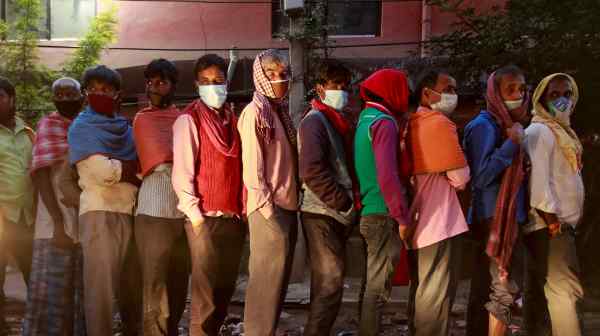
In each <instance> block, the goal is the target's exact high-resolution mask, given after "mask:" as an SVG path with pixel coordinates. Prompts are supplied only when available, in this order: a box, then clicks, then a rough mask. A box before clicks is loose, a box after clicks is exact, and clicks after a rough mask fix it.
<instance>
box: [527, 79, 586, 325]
mask: <svg viewBox="0 0 600 336" xmlns="http://www.w3.org/2000/svg"><path fill="white" fill-rule="evenodd" d="M578 97H579V91H578V88H577V83H575V80H574V79H573V78H572V77H571V76H569V75H567V74H562V73H558V74H553V75H550V76H548V77H546V78H544V79H543V80H542V82H541V83H540V84H539V85H538V87H537V89H536V90H535V93H534V95H533V111H532V114H533V119H532V123H531V125H530V126H529V127H527V129H526V130H525V134H526V135H527V137H526V138H525V143H524V145H525V150H526V151H527V153H528V154H529V157H530V159H531V178H530V179H531V180H530V184H529V188H530V190H529V191H530V198H529V203H530V206H531V212H530V221H529V223H528V224H527V225H526V226H525V227H524V228H523V231H524V234H525V237H524V240H525V243H526V244H527V247H528V249H529V252H530V253H529V254H528V256H529V257H530V258H529V259H528V260H527V271H528V280H530V281H528V284H530V285H529V287H528V288H526V289H525V313H526V314H525V316H526V319H525V321H526V323H525V325H526V327H527V334H528V335H541V334H542V332H544V331H545V330H544V329H543V328H545V326H544V325H543V324H541V323H539V321H543V320H544V319H543V317H544V316H543V314H544V312H545V309H543V308H542V307H544V305H545V303H546V302H547V307H548V312H549V313H550V320H551V324H552V335H574V336H577V335H581V326H580V324H579V319H578V315H577V302H578V301H579V300H580V299H581V298H582V296H583V290H582V287H581V282H580V280H579V265H578V262H577V253H576V248H575V229H576V228H577V224H579V221H580V219H581V217H582V215H583V201H584V196H585V191H584V186H583V180H582V177H581V168H582V164H581V162H582V161H581V155H582V152H583V148H582V145H581V142H580V141H579V138H578V137H577V134H576V133H575V131H573V129H572V128H571V126H570V124H571V123H570V115H571V113H572V112H573V109H574V108H575V104H576V103H577V99H578ZM544 294H545V299H546V300H544V296H543V295H544ZM545 301H546V302H545ZM540 328H542V329H540Z"/></svg>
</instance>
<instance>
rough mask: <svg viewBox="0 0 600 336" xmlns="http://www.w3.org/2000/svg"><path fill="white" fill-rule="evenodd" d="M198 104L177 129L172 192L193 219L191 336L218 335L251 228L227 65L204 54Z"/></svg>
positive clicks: (198, 71)
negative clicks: (246, 224)
mask: <svg viewBox="0 0 600 336" xmlns="http://www.w3.org/2000/svg"><path fill="white" fill-rule="evenodd" d="M194 73H195V76H196V84H197V85H198V93H199V95H200V99H197V100H195V101H193V102H192V103H190V105H188V106H187V107H186V109H185V110H184V114H183V115H181V116H180V117H179V118H178V119H177V121H176V122H175V125H174V126H173V134H174V138H173V178H172V180H173V189H174V190H175V193H176V194H177V196H178V198H179V205H178V208H179V210H181V211H182V212H183V213H184V214H185V215H186V217H187V222H186V224H185V231H186V234H187V237H188V241H189V246H190V254H191V260H192V279H191V284H192V286H191V287H192V304H191V315H190V332H191V334H192V335H210V336H213V335H214V336H216V335H218V333H219V329H220V328H221V325H222V324H223V321H224V320H225V317H227V308H228V305H229V301H230V300H231V296H232V295H233V292H234V290H235V283H236V279H237V275H238V268H239V264H240V259H241V254H242V248H243V245H244V240H245V235H246V229H245V227H244V226H243V225H242V222H241V220H240V217H241V215H242V209H243V206H242V188H243V187H242V156H241V141H240V136H239V133H238V131H237V128H236V125H237V118H236V117H235V115H234V114H233V111H232V110H231V109H230V107H229V105H228V104H226V103H225V100H226V98H227V84H226V78H227V77H226V74H227V64H226V63H225V60H224V59H222V58H221V57H219V56H217V55H205V56H203V57H201V58H200V59H198V61H197V62H196V66H195V72H194Z"/></svg>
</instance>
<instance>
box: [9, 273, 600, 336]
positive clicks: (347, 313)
mask: <svg viewBox="0 0 600 336" xmlns="http://www.w3.org/2000/svg"><path fill="white" fill-rule="evenodd" d="M245 286H246V279H245V278H243V277H242V278H241V279H240V281H239V283H238V291H237V292H236V294H235V296H234V302H233V303H232V305H231V309H230V316H229V317H228V321H227V323H226V326H225V328H224V330H223V335H225V336H234V335H241V334H240V332H242V331H243V322H242V313H243V303H242V299H243V295H244V293H243V290H244V288H245ZM345 287H346V288H345V293H344V304H343V306H342V308H341V311H340V314H339V316H338V318H337V321H336V324H335V326H334V332H333V335H336V336H351V335H355V331H356V329H357V324H358V320H357V311H358V303H357V302H358V292H359V290H360V282H359V279H358V278H348V279H347V280H346V286H345ZM4 288H5V292H6V295H7V307H6V308H7V309H6V312H7V316H6V317H5V318H6V320H7V322H8V324H9V327H10V329H11V331H10V333H9V336H18V335H20V334H21V333H20V330H21V322H22V318H23V313H24V309H25V307H24V306H25V304H24V300H25V296H26V291H25V285H24V283H23V281H22V279H21V276H20V274H19V273H16V272H8V274H7V280H6V284H5V287H4ZM308 295H309V290H308V286H307V284H306V283H300V284H292V285H290V288H289V291H288V296H287V298H286V304H285V306H284V309H283V313H282V315H281V322H280V326H279V330H278V336H300V335H302V327H303V325H304V323H305V321H306V317H307V313H308V297H309V296H308ZM467 295H468V283H467V282H463V283H462V284H461V287H460V289H459V293H458V295H457V298H456V302H455V304H454V307H453V312H452V336H462V335H464V327H465V318H464V316H465V310H466V298H467ZM406 298H407V288H406V287H395V288H394V292H393V295H392V302H391V303H390V304H389V305H388V306H387V307H386V310H385V312H384V319H383V333H382V335H383V336H391V335H395V336H405V335H408V332H407V324H406V320H407V319H406V303H407V300H406ZM188 319H189V310H186V312H185V316H184V319H183V320H182V323H181V326H180V335H184V336H187V335H189V333H188V328H187V326H188V323H187V320H188ZM584 320H585V326H586V332H585V335H587V336H596V335H600V312H599V313H593V312H586V313H585V316H584ZM114 335H120V333H119V321H118V317H116V318H115V333H114ZM511 335H525V334H524V333H523V332H522V331H521V330H520V328H519V319H517V323H516V324H515V325H513V326H511ZM561 336H562V335H561Z"/></svg>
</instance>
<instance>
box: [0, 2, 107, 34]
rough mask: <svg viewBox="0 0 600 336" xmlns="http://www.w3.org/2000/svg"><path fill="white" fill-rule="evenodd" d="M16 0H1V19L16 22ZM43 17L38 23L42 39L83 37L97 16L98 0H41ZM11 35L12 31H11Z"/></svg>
mask: <svg viewBox="0 0 600 336" xmlns="http://www.w3.org/2000/svg"><path fill="white" fill-rule="evenodd" d="M14 1H15V0H0V8H1V11H0V19H2V20H5V21H7V22H8V23H9V24H10V23H12V22H14V20H15V17H16V15H15V14H16V13H15V12H14V11H15V9H14ZM40 2H41V5H42V18H41V20H40V23H39V25H38V34H39V37H40V39H45V40H52V39H70V38H80V37H82V36H83V35H84V34H85V32H86V30H87V29H88V27H89V25H90V22H91V20H92V19H93V18H94V17H95V16H96V0H40ZM9 37H10V32H9Z"/></svg>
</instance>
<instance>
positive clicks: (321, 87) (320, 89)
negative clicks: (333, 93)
mask: <svg viewBox="0 0 600 336" xmlns="http://www.w3.org/2000/svg"><path fill="white" fill-rule="evenodd" d="M315 88H316V90H317V94H318V95H319V98H321V100H323V99H325V91H327V90H344V91H348V89H349V88H350V83H349V82H334V81H332V80H328V81H327V82H325V84H317V85H316V87H315Z"/></svg>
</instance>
